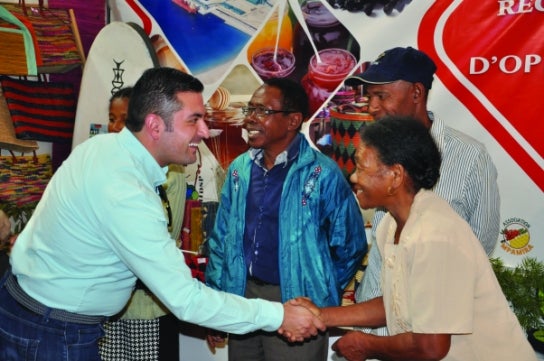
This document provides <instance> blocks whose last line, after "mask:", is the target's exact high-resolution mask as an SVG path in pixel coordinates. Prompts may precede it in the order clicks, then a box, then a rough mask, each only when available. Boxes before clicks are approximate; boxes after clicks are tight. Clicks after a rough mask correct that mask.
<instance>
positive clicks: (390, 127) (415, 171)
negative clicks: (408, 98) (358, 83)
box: [361, 116, 441, 192]
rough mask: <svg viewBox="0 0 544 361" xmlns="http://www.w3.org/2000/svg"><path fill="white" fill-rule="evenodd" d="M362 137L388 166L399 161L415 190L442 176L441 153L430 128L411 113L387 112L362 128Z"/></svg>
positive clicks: (431, 184) (429, 185)
mask: <svg viewBox="0 0 544 361" xmlns="http://www.w3.org/2000/svg"><path fill="white" fill-rule="evenodd" d="M361 141H362V142H363V143H364V144H365V145H366V146H368V147H372V148H374V149H376V150H377V151H378V156H379V158H380V161H381V162H382V163H383V164H385V165H388V166H391V165H394V164H400V165H402V166H403V167H404V169H406V171H407V172H408V174H409V176H410V178H411V179H412V182H413V186H414V189H415V191H416V192H417V191H419V190H420V189H421V188H424V189H431V188H433V187H434V185H435V184H436V182H437V181H438V177H439V176H440V163H441V156H440V151H439V150H438V147H437V145H436V143H435V141H434V139H433V138H432V136H431V134H430V133H429V130H428V129H427V128H426V127H425V126H424V125H423V124H421V122H419V121H418V120H416V119H415V118H412V117H402V116H386V117H384V118H382V119H380V120H379V121H375V122H373V123H371V124H369V125H367V126H365V127H363V128H361Z"/></svg>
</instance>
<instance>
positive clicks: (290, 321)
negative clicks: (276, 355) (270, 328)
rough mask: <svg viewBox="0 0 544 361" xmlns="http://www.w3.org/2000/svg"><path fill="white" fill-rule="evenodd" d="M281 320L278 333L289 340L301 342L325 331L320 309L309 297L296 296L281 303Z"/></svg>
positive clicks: (325, 327)
mask: <svg viewBox="0 0 544 361" xmlns="http://www.w3.org/2000/svg"><path fill="white" fill-rule="evenodd" d="M283 312H284V313H283V322H282V324H281V326H280V328H279V329H278V333H279V334H280V335H282V336H283V337H285V338H286V339H287V340H289V341H290V342H301V341H304V339H306V338H310V337H312V336H315V335H317V332H318V331H325V330H326V329H327V326H326V325H325V323H324V322H323V320H322V319H321V318H320V316H321V310H320V309H319V307H317V306H316V305H315V304H314V303H313V302H312V301H310V299H308V298H306V297H297V298H295V299H292V300H290V301H287V302H286V303H285V304H284V305H283Z"/></svg>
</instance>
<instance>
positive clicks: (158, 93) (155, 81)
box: [125, 67, 204, 132]
mask: <svg viewBox="0 0 544 361" xmlns="http://www.w3.org/2000/svg"><path fill="white" fill-rule="evenodd" d="M203 90H204V85H202V83H201V82H200V80H198V79H197V78H195V77H194V76H192V75H189V74H186V73H184V72H182V71H179V70H177V69H173V68H166V67H162V68H152V69H148V70H146V71H145V72H144V73H143V74H142V76H141V77H140V79H138V81H137V82H136V84H135V85H134V88H133V90H132V95H131V97H130V100H129V105H128V117H127V120H126V124H125V126H126V127H127V128H128V129H129V130H130V131H132V132H139V131H140V130H142V127H143V125H144V121H145V117H146V116H147V115H148V114H157V115H158V116H160V117H161V118H162V119H163V120H164V122H165V124H166V129H167V130H168V129H171V126H172V115H173V114H174V113H175V112H177V111H179V110H181V109H182V108H183V104H180V102H179V101H178V99H177V94H178V93H179V92H194V93H202V91H203Z"/></svg>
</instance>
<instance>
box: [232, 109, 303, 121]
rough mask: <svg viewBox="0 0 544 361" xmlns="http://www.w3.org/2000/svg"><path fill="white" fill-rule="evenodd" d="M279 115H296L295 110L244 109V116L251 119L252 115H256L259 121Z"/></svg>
mask: <svg viewBox="0 0 544 361" xmlns="http://www.w3.org/2000/svg"><path fill="white" fill-rule="evenodd" d="M277 113H285V114H289V113H296V111H295V110H284V109H282V110H275V109H266V108H264V107H242V114H244V115H245V116H246V117H249V116H251V115H255V116H256V117H257V118H258V119H264V118H266V117H267V116H269V115H272V114H277Z"/></svg>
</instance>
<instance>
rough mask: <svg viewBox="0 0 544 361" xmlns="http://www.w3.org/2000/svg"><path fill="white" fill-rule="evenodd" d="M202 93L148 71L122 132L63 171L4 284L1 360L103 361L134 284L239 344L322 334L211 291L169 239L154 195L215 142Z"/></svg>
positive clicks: (295, 310) (285, 311)
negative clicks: (175, 169)
mask: <svg viewBox="0 0 544 361" xmlns="http://www.w3.org/2000/svg"><path fill="white" fill-rule="evenodd" d="M202 90H203V85H202V83H201V82H200V81H199V80H198V79H196V78H194V77H192V76H190V75H188V74H185V73H182V72H180V71H177V70H174V69H170V68H157V69H150V70H148V71H146V72H145V73H144V74H143V75H142V77H141V78H140V80H138V82H137V83H136V85H135V86H134V89H133V94H132V97H131V99H130V103H129V110H128V118H127V121H126V128H125V129H123V130H122V131H121V132H120V133H118V134H107V135H101V136H97V137H93V138H91V139H89V140H88V141H86V142H84V143H83V144H81V145H80V146H78V147H77V148H76V149H74V151H73V152H72V154H71V155H70V157H69V158H68V159H67V160H66V161H65V162H64V163H63V165H62V166H61V167H60V168H59V169H58V170H57V171H56V173H55V175H54V176H53V178H52V180H51V182H50V183H49V185H48V187H47V189H46V191H45V192H44V195H43V198H42V200H41V201H40V203H39V204H38V206H37V207H36V210H35V212H34V214H33V216H32V217H31V219H30V220H29V222H28V224H27V226H26V227H25V229H24V230H23V232H22V233H21V234H20V235H19V237H18V239H17V242H16V243H15V246H14V247H13V250H12V254H11V260H10V261H11V270H10V271H8V272H7V273H6V275H5V276H4V277H3V278H2V280H1V281H0V331H1V332H0V334H3V335H9V337H6V338H3V337H0V359H2V360H5V359H10V360H26V358H25V357H26V356H25V355H28V354H29V353H31V354H33V355H36V357H37V359H40V360H55V361H58V360H71V361H73V360H100V358H99V355H98V347H97V341H98V339H99V338H100V337H101V336H102V335H103V331H102V327H101V325H102V323H103V322H104V321H105V320H106V319H107V317H108V316H112V315H114V314H116V313H118V312H119V311H120V310H121V309H122V308H123V307H124V305H125V304H126V303H127V301H128V299H129V297H130V294H131V292H132V290H133V288H134V284H135V281H136V278H139V279H140V280H142V281H143V282H144V283H145V284H146V285H147V286H148V288H149V289H150V290H151V291H152V293H153V294H155V295H156V296H157V297H158V298H159V299H160V300H161V301H162V303H163V304H164V305H165V306H166V307H168V308H169V309H170V310H171V311H172V312H173V313H174V314H175V315H176V316H177V317H178V318H179V319H182V320H185V321H188V322H192V323H196V324H200V325H203V326H207V327H211V328H214V329H218V330H222V331H226V332H232V333H246V332H249V331H253V330H257V329H263V330H268V331H274V330H278V329H279V328H281V331H282V332H283V333H284V335H286V336H289V338H290V340H302V339H303V338H305V337H309V336H311V335H314V334H316V333H317V330H318V329H320V330H323V329H324V325H323V324H322V323H321V321H319V320H318V319H316V318H314V317H313V315H312V314H311V313H310V312H309V311H308V310H306V309H304V308H302V307H297V306H293V305H291V304H290V303H289V302H287V303H286V304H285V305H282V304H281V303H274V302H269V301H264V300H248V299H245V298H242V297H239V296H235V295H231V294H227V293H224V292H218V291H215V290H212V289H210V288H208V287H206V286H205V285H204V284H202V283H200V282H198V281H197V280H195V279H193V278H192V277H191V272H190V270H189V268H188V267H187V266H186V265H185V260H184V257H183V255H182V253H181V251H180V250H179V249H178V248H177V247H176V244H175V241H174V240H173V239H172V238H171V237H170V234H169V233H168V229H167V223H168V222H167V217H166V215H165V212H164V210H163V206H162V203H161V199H160V197H159V195H158V194H157V191H156V189H157V187H158V186H159V185H161V184H163V183H164V182H165V181H166V176H165V173H166V170H167V166H168V164H189V163H193V162H195V161H196V152H197V147H198V144H199V143H200V141H201V140H202V139H203V138H207V137H208V135H209V134H208V128H207V126H206V124H205V123H204V116H205V107H204V103H203V99H202ZM21 343H23V344H21Z"/></svg>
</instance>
